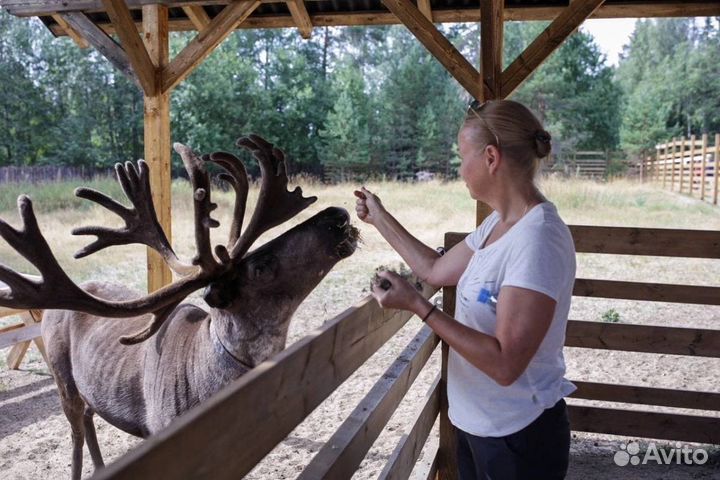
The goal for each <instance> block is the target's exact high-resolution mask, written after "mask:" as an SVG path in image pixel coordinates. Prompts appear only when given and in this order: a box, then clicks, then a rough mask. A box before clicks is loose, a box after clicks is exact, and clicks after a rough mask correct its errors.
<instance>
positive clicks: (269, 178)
mask: <svg viewBox="0 0 720 480" xmlns="http://www.w3.org/2000/svg"><path fill="white" fill-rule="evenodd" d="M236 145H237V146H239V147H243V148H246V149H248V150H250V151H251V152H252V153H253V156H254V157H255V158H256V159H257V160H258V162H259V164H260V171H261V172H262V183H261V186H260V195H259V197H258V201H257V206H256V207H255V211H254V212H253V216H252V218H251V219H250V223H249V224H248V227H247V230H246V231H245V232H244V233H243V234H242V236H241V237H240V239H239V240H238V241H237V242H235V245H234V246H233V247H232V248H231V249H230V258H231V259H233V260H234V261H239V260H241V259H242V257H243V255H245V253H247V251H248V250H249V249H250V246H251V245H252V244H253V243H254V242H255V240H257V239H258V237H259V236H260V235H262V234H263V233H264V232H266V231H267V230H269V229H271V228H273V227H275V226H277V225H280V224H281V223H283V222H285V221H287V220H289V219H291V218H292V217H294V216H295V215H297V214H298V213H300V212H301V211H303V210H304V209H306V208H307V207H308V206H310V205H311V204H312V203H313V202H315V201H316V200H317V197H303V196H302V189H301V188H300V187H296V188H295V190H293V191H292V192H291V191H288V189H287V184H288V178H287V173H286V169H285V154H284V153H283V152H282V150H280V149H278V148H275V147H274V146H273V144H272V143H269V142H267V141H266V140H265V139H263V138H262V137H259V136H258V135H250V136H247V137H242V138H240V139H238V141H237V142H236Z"/></svg>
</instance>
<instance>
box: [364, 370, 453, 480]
mask: <svg viewBox="0 0 720 480" xmlns="http://www.w3.org/2000/svg"><path fill="white" fill-rule="evenodd" d="M438 413H440V376H439V375H438V376H437V377H436V378H435V381H434V382H433V383H432V385H431V386H430V389H429V390H428V393H427V395H426V396H425V401H424V402H423V403H422V405H421V408H420V411H419V412H418V414H417V415H416V416H415V419H414V420H413V422H412V427H411V429H410V431H409V432H408V433H407V434H405V435H403V436H402V438H401V439H400V442H398V444H397V446H396V447H395V449H394V450H393V452H392V454H391V455H390V458H389V459H388V461H387V463H385V467H384V468H383V470H382V472H380V475H378V480H404V479H406V478H410V474H411V473H412V471H413V468H414V467H415V464H416V463H417V459H418V458H419V457H420V453H421V452H422V450H423V447H424V446H425V442H426V441H427V438H428V436H429V435H430V430H432V427H433V425H434V424H435V419H436V418H437V416H438ZM430 470H431V471H432V470H433V468H432V467H431V468H430Z"/></svg>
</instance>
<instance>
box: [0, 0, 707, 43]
mask: <svg viewBox="0 0 720 480" xmlns="http://www.w3.org/2000/svg"><path fill="white" fill-rule="evenodd" d="M126 3H127V5H128V7H129V8H130V11H131V13H132V17H133V19H134V20H135V21H136V22H137V24H138V26H139V27H140V28H142V27H141V25H142V6H143V5H150V4H161V5H166V6H167V7H169V12H168V16H169V25H168V26H169V29H170V31H187V30H201V29H202V28H204V26H205V25H207V23H209V21H210V20H212V19H213V18H215V17H216V16H217V15H218V14H219V13H220V12H221V11H222V10H223V8H224V7H225V6H226V5H228V4H230V3H233V2H228V1H220V0H196V1H192V0H190V1H188V0H185V1H170V0H128V1H127V2H126ZM260 3H261V4H260V5H259V6H258V7H257V8H256V9H255V10H254V11H253V12H252V14H251V15H250V16H249V17H248V18H247V19H246V20H245V21H244V22H242V23H241V24H239V25H238V28H282V27H294V26H297V27H298V28H300V31H301V33H303V36H309V34H310V31H311V29H312V27H313V26H346V25H391V24H399V23H401V22H400V20H398V17H397V16H395V15H394V14H393V13H391V12H390V11H389V10H388V9H387V8H386V7H385V6H384V5H383V3H382V1H381V0H306V1H304V2H302V1H293V0H291V1H281V0H260ZM415 3H417V6H418V8H419V9H420V11H423V13H426V12H428V13H430V12H431V15H432V20H433V21H434V22H436V23H442V22H478V21H480V0H417V2H415ZM570 3H571V1H570V0H505V2H504V5H505V7H504V19H505V20H552V19H554V18H555V17H557V15H558V13H560V11H562V10H563V9H564V7H567V6H568V5H569V4H570ZM0 4H2V5H3V6H4V8H5V9H6V10H7V11H9V12H10V13H12V14H14V15H18V16H38V17H39V18H40V19H41V20H42V22H43V23H44V24H45V25H46V26H47V27H48V28H49V29H50V30H51V31H52V32H53V34H54V35H57V36H62V35H67V32H66V29H65V27H64V26H63V25H62V23H63V22H62V20H59V21H58V19H57V14H61V13H68V12H83V13H85V14H86V15H87V16H88V18H90V19H91V20H92V21H93V23H95V24H96V25H98V26H100V27H101V28H102V29H103V30H105V31H106V32H108V33H114V28H113V25H112V22H111V21H110V18H109V16H108V14H107V12H106V9H105V7H104V3H103V2H102V1H101V0H79V1H66V0H26V1H20V0H3V1H0ZM53 15H55V17H53ZM711 15H720V2H717V1H712V0H705V1H689V2H681V1H669V0H634V1H633V0H606V1H605V2H604V4H603V5H602V6H600V7H599V8H598V9H597V10H596V11H595V12H594V13H593V14H592V15H591V17H590V18H622V17H688V16H711ZM427 16H428V17H429V15H427Z"/></svg>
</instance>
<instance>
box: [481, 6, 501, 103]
mask: <svg viewBox="0 0 720 480" xmlns="http://www.w3.org/2000/svg"><path fill="white" fill-rule="evenodd" d="M503 3H504V0H480V47H481V50H480V51H481V55H480V58H481V61H482V78H483V97H482V98H481V99H480V100H493V99H500V98H505V96H503V95H502V66H503V65H502V62H503V25H504V22H503ZM475 98H477V97H475Z"/></svg>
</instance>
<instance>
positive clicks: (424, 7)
mask: <svg viewBox="0 0 720 480" xmlns="http://www.w3.org/2000/svg"><path fill="white" fill-rule="evenodd" d="M417 5H418V10H420V13H422V14H423V15H425V18H427V19H428V20H430V21H431V22H432V21H433V16H432V6H431V5H430V0H418V2H417Z"/></svg>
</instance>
